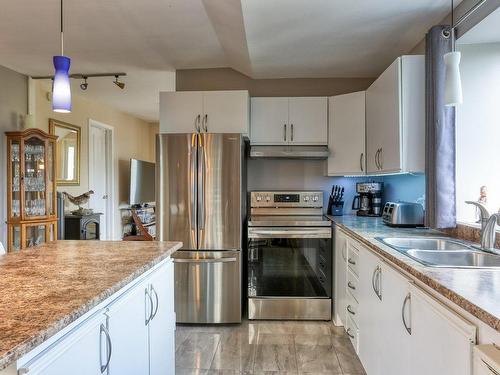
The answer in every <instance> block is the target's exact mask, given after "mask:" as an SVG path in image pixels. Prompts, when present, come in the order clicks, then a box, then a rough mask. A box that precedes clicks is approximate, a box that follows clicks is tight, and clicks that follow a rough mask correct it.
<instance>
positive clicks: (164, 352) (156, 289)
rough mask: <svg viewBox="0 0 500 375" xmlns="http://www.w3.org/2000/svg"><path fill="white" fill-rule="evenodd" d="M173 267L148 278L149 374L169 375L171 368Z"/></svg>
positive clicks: (173, 334)
mask: <svg viewBox="0 0 500 375" xmlns="http://www.w3.org/2000/svg"><path fill="white" fill-rule="evenodd" d="M172 285H174V265H173V263H168V264H167V265H166V266H165V267H163V268H162V269H160V270H158V271H157V272H156V274H155V275H153V277H152V278H151V284H150V292H151V294H152V296H153V297H154V302H155V304H154V310H153V318H152V319H151V322H150V323H149V348H150V350H149V358H150V360H149V363H150V375H166V374H173V370H174V367H175V312H174V289H173V288H172Z"/></svg>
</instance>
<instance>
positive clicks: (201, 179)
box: [198, 142, 205, 230]
mask: <svg viewBox="0 0 500 375" xmlns="http://www.w3.org/2000/svg"><path fill="white" fill-rule="evenodd" d="M203 147H204V146H203V144H201V142H200V145H199V148H198V197H199V199H198V230H200V229H205V149H204V148H203Z"/></svg>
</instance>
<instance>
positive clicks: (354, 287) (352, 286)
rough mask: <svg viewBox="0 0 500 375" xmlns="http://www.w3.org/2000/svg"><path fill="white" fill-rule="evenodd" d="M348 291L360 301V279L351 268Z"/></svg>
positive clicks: (348, 272)
mask: <svg viewBox="0 0 500 375" xmlns="http://www.w3.org/2000/svg"><path fill="white" fill-rule="evenodd" d="M347 291H348V293H350V294H351V295H352V296H353V297H354V299H355V300H356V301H358V302H359V280H358V278H357V277H356V275H355V274H354V273H353V272H352V270H351V269H348V270H347Z"/></svg>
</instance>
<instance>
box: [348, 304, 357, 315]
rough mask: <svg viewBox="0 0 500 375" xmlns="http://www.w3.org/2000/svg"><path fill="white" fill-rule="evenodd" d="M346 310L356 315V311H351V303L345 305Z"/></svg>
mask: <svg viewBox="0 0 500 375" xmlns="http://www.w3.org/2000/svg"><path fill="white" fill-rule="evenodd" d="M347 312H348V313H349V314H351V315H356V313H355V312H354V311H352V307H351V305H347Z"/></svg>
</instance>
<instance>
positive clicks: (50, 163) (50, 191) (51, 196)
mask: <svg viewBox="0 0 500 375" xmlns="http://www.w3.org/2000/svg"><path fill="white" fill-rule="evenodd" d="M54 154H55V142H52V141H51V142H49V143H48V149H47V166H46V170H47V205H48V207H49V210H48V213H49V215H55V214H56V203H55V202H56V191H55V190H56V184H55V162H54Z"/></svg>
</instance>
